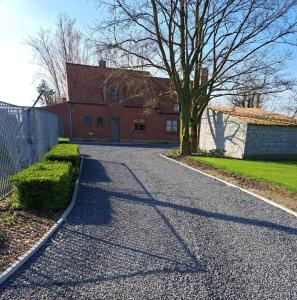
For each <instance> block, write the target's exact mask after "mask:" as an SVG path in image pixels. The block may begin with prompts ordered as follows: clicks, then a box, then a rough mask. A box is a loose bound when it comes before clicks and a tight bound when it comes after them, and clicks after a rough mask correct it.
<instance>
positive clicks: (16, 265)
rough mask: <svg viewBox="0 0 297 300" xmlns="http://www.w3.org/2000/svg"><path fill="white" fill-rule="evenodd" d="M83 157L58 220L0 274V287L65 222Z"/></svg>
mask: <svg viewBox="0 0 297 300" xmlns="http://www.w3.org/2000/svg"><path fill="white" fill-rule="evenodd" d="M83 160H84V157H83V156H81V162H80V166H79V174H78V178H77V179H76V181H75V184H74V190H73V194H72V199H71V202H70V204H69V205H68V207H67V208H66V210H65V211H64V213H63V214H62V216H61V217H60V219H59V220H58V221H57V222H56V223H55V224H54V225H53V226H52V227H51V229H50V230H49V231H48V232H47V233H46V234H45V235H44V236H43V237H42V238H41V239H40V240H39V241H38V242H36V243H35V245H34V246H33V247H32V248H31V249H29V250H28V251H27V252H26V253H25V254H24V255H22V256H20V257H18V259H17V261H16V262H14V263H13V264H12V265H11V266H10V267H8V268H7V269H6V270H5V271H4V272H3V273H2V274H0V285H1V284H2V283H3V282H4V281H5V280H7V279H8V278H9V277H10V276H11V275H13V274H14V273H15V272H16V271H17V270H18V269H19V268H20V267H21V266H22V265H23V264H24V263H25V262H27V261H28V260H29V258H30V257H31V256H32V255H33V254H35V253H36V252H37V251H38V250H39V249H40V248H41V247H42V246H43V245H44V244H45V242H46V241H48V239H49V238H50V237H51V236H52V235H53V234H54V233H55V232H56V231H57V229H58V228H59V227H60V226H61V225H62V223H63V222H64V221H65V220H66V218H67V216H68V215H69V213H70V211H71V210H72V208H73V206H74V203H75V201H76V195H77V190H78V184H79V180H80V175H81V170H82V165H83Z"/></svg>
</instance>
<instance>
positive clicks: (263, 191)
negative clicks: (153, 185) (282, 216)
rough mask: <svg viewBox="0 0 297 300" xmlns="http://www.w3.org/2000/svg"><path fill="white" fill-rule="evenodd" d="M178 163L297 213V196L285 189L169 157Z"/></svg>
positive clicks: (192, 161) (178, 157)
mask: <svg viewBox="0 0 297 300" xmlns="http://www.w3.org/2000/svg"><path fill="white" fill-rule="evenodd" d="M167 156H168V157H170V158H173V159H175V160H177V161H180V162H182V163H184V164H186V165H189V166H191V167H193V168H195V169H198V170H201V171H203V172H205V173H207V174H209V175H212V176H215V177H217V178H220V179H223V180H225V181H227V182H230V183H232V184H235V185H238V186H240V187H242V188H245V189H247V190H248V191H250V192H253V193H255V194H258V195H260V196H263V197H265V198H267V199H269V200H272V201H273V202H275V203H278V204H281V205H283V206H285V207H287V208H289V209H291V210H293V211H295V212H297V194H295V193H292V192H290V191H287V190H286V189H284V188H283V187H280V186H277V185H272V184H268V183H266V182H264V181H261V180H254V179H250V178H247V177H245V176H243V175H238V174H234V173H228V172H225V171H223V170H221V169H219V168H215V167H213V166H210V165H207V164H204V163H202V162H200V161H196V160H192V159H190V158H188V157H182V156H177V155H167Z"/></svg>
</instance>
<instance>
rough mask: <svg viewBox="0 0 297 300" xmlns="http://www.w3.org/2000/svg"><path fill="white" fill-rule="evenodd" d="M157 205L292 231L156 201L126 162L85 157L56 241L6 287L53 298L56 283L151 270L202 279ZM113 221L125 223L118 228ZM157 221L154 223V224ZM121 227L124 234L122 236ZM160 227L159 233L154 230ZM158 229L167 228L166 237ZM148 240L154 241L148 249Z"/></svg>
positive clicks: (71, 284)
mask: <svg viewBox="0 0 297 300" xmlns="http://www.w3.org/2000/svg"><path fill="white" fill-rule="evenodd" d="M109 167H111V168H114V167H116V168H115V169H113V170H116V171H117V172H119V173H120V172H121V174H126V176H128V177H129V180H130V181H131V182H132V183H131V186H133V188H134V187H135V191H133V190H132V189H129V188H128V186H120V183H117V182H116V180H115V179H114V178H113V177H112V178H111V177H110V176H109V175H108V174H110V173H109V170H108V168H109ZM121 174H120V175H119V177H121ZM115 177H116V176H115ZM162 208H168V209H172V210H175V211H178V212H184V213H187V214H190V215H193V216H201V217H205V218H209V219H214V220H220V221H224V222H232V223H238V224H243V225H248V226H256V227H260V228H267V229H269V230H272V231H278V232H282V233H286V234H290V235H297V228H293V227H289V226H285V225H279V224H275V223H273V222H269V221H265V220H258V219H251V218H245V217H239V216H233V215H227V214H223V213H219V212H211V211H207V210H203V209H199V208H195V207H191V206H186V205H182V204H176V203H171V202H168V201H161V200H159V199H156V197H154V196H153V195H152V193H150V191H149V190H148V189H147V188H146V187H145V185H144V184H143V183H142V182H141V181H140V179H139V178H138V177H137V175H136V174H135V173H134V172H133V171H132V170H131V169H130V168H129V166H127V165H126V164H124V163H116V162H107V161H101V162H100V161H98V160H94V159H91V158H87V159H86V160H85V163H84V170H83V173H82V176H81V183H80V186H79V190H78V201H77V203H76V204H75V207H74V208H73V210H72V211H71V213H70V215H69V217H68V219H67V222H66V223H65V224H64V225H63V227H62V228H61V229H60V230H59V232H58V233H57V234H56V235H55V236H54V237H53V242H50V243H48V244H47V245H46V246H45V247H43V249H42V250H41V251H39V252H38V253H37V255H36V256H35V257H34V259H33V260H31V261H30V262H29V263H28V264H26V265H25V267H24V268H22V269H21V270H20V271H19V272H18V273H17V274H16V280H13V279H12V280H10V281H8V283H7V284H8V285H9V286H8V288H9V289H16V290H19V291H22V292H28V290H34V289H46V290H47V292H50V293H51V294H52V295H55V297H58V296H63V293H62V292H60V291H58V290H57V289H56V288H57V287H64V288H69V289H75V286H81V285H85V284H95V285H99V284H103V283H107V282H115V283H116V282H118V281H120V280H123V281H124V280H127V279H136V278H139V277H140V278H142V279H144V278H146V277H150V276H154V275H156V276H164V277H165V276H175V275H178V274H182V275H188V274H190V275H192V276H196V277H199V276H201V275H202V274H204V273H205V272H206V270H207V268H206V265H205V262H202V261H200V260H199V259H198V258H197V256H196V254H195V252H194V251H193V250H192V249H191V247H190V246H189V245H188V243H187V241H186V240H185V238H183V236H182V235H181V234H180V233H179V232H178V229H177V228H176V226H175V225H174V224H173V222H172V221H171V220H170V219H169V218H168V216H167V215H166V213H164V212H163V210H162ZM121 210H127V212H126V214H125V215H120V216H119V215H117V214H120V212H121ZM141 210H145V211H148V212H149V211H152V210H153V211H154V218H153V219H152V220H150V219H148V220H144V222H143V224H140V226H139V228H135V225H137V224H138V221H139V220H140V219H141V218H142V217H144V218H145V217H146V215H145V213H144V214H143V215H141V216H140V217H139V219H137V213H139V212H140V211H141ZM130 212H135V215H133V214H132V215H129V213H130ZM123 217H126V218H129V217H130V218H131V220H129V219H127V220H123ZM134 218H135V219H136V220H134ZM118 220H119V221H121V222H122V223H121V224H119V225H118V224H117V221H118ZM155 221H156V222H158V223H156V224H154V223H153V222H155ZM152 223H153V224H152ZM150 225H151V226H152V230H150V236H147V237H146V231H145V226H150ZM159 225H161V226H159ZM121 226H123V231H121ZM125 230H127V231H129V232H127V237H126V236H125ZM153 230H156V233H155V232H152V231H153ZM158 230H162V232H159V233H158V232H157V231H158ZM114 233H116V234H114ZM163 233H167V235H166V236H165V235H164V238H163V236H162V234H163ZM121 234H122V236H121ZM137 234H138V236H137ZM134 237H135V239H133V238H134ZM163 239H164V240H163ZM166 239H168V241H169V242H170V244H168V247H170V249H168V247H167V249H166V246H167V244H166V242H167V240H166ZM145 242H147V243H145ZM150 243H155V244H154V245H152V246H151V245H150ZM196 277H195V278H196ZM152 278H153V277H152ZM152 281H153V279H152ZM59 293H61V294H59Z"/></svg>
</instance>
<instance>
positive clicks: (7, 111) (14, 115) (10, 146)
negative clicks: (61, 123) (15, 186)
mask: <svg viewBox="0 0 297 300" xmlns="http://www.w3.org/2000/svg"><path fill="white" fill-rule="evenodd" d="M57 141H58V118H57V117H56V116H55V115H54V114H51V113H49V112H46V111H43V110H40V109H37V108H28V107H21V106H15V105H12V104H8V103H5V102H1V101H0V199H1V198H3V197H4V196H5V195H6V194H8V193H9V192H10V191H11V188H12V185H11V181H10V177H11V175H13V174H15V173H17V172H18V171H20V170H22V169H24V168H26V167H28V166H30V165H31V164H33V163H35V162H37V161H39V160H41V159H42V156H43V154H44V153H45V152H47V151H48V150H49V149H50V148H51V147H52V146H53V145H55V144H56V143H57Z"/></svg>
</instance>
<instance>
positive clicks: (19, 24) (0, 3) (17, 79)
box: [0, 0, 297, 105]
mask: <svg viewBox="0 0 297 300" xmlns="http://www.w3.org/2000/svg"><path fill="white" fill-rule="evenodd" d="M60 13H67V14H68V15H69V16H70V17H71V18H75V19H76V21H77V25H78V26H79V27H80V29H81V30H84V29H86V28H87V27H88V25H91V24H92V22H93V21H94V20H95V19H98V18H100V16H101V14H102V12H101V11H100V10H97V9H96V2H95V0H0V101H6V102H9V103H14V104H18V105H30V104H32V100H34V99H35V98H36V97H37V93H36V86H37V85H38V83H39V81H40V80H39V78H38V75H36V74H38V67H37V66H36V65H34V64H33V63H32V59H33V56H32V51H31V49H30V48H29V47H28V46H26V45H25V44H24V40H25V39H26V38H27V37H28V35H34V34H35V33H36V32H37V31H38V30H39V29H40V27H43V28H50V27H52V26H54V24H55V22H56V20H57V16H58V15H59V14H60ZM292 51H293V52H294V60H293V61H292V63H291V65H290V68H289V70H288V71H289V73H290V74H295V75H296V76H297V48H292ZM285 97H286V96H285Z"/></svg>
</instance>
